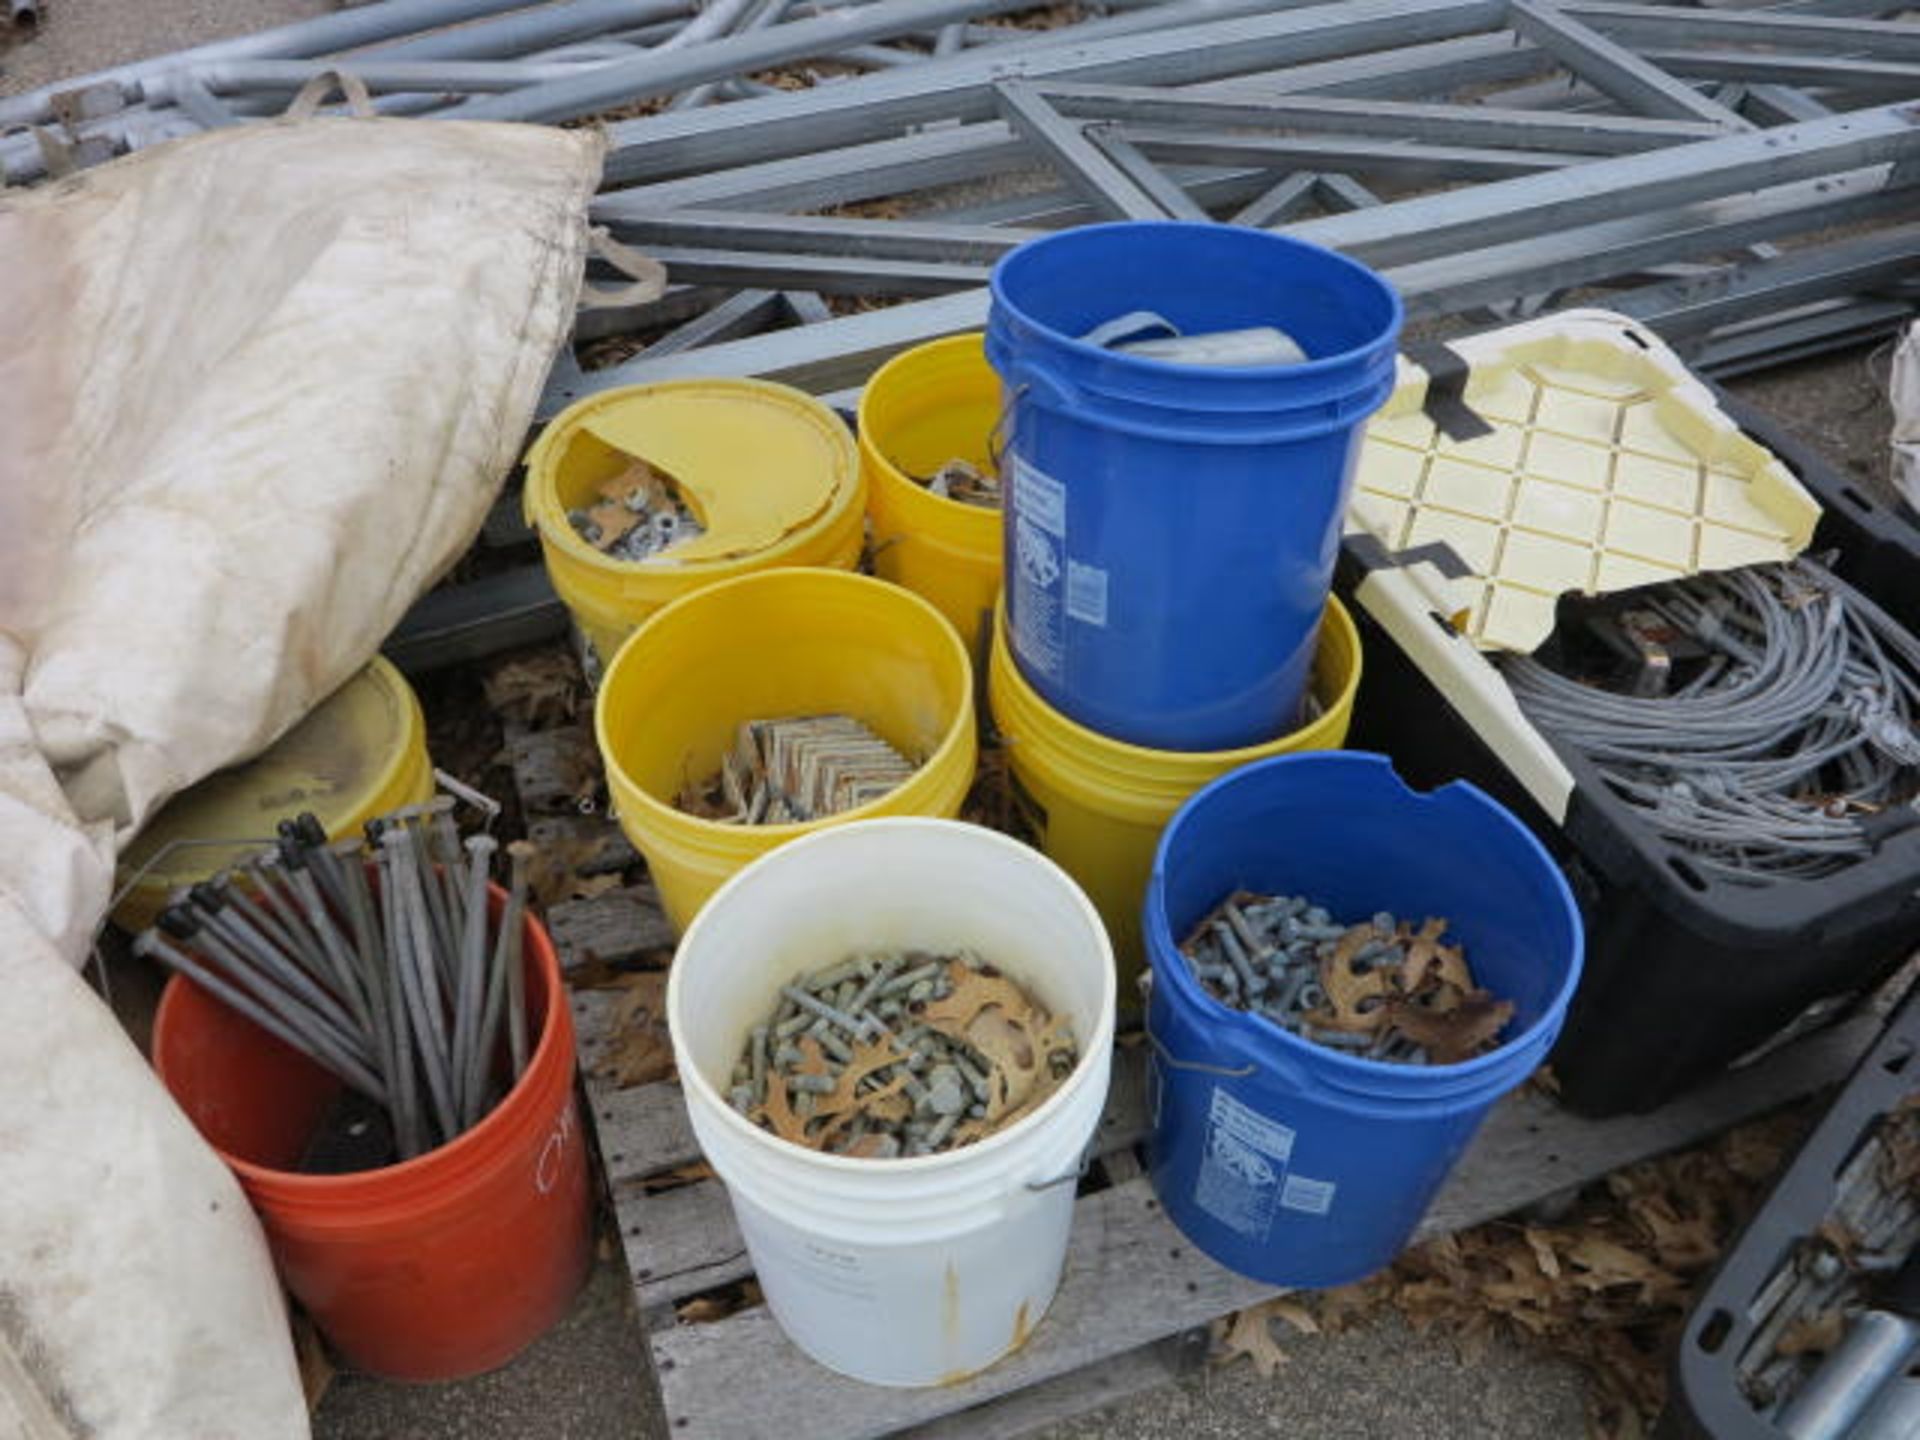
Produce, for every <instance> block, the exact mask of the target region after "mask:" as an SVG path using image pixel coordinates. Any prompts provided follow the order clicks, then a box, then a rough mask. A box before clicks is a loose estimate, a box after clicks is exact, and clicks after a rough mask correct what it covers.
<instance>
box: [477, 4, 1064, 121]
mask: <svg viewBox="0 0 1920 1440" xmlns="http://www.w3.org/2000/svg"><path fill="white" fill-rule="evenodd" d="M1026 3H1028V0H880V3H878V4H875V5H868V6H864V7H862V8H861V9H859V10H856V11H852V12H850V13H844V14H834V15H821V16H816V17H815V18H813V19H811V20H794V21H789V22H788V23H787V24H785V25H779V26H774V27H771V28H769V29H766V30H762V31H758V32H755V33H753V34H748V35H734V36H730V37H727V38H725V39H720V40H713V41H709V42H708V43H706V44H704V45H694V46H689V47H688V48H687V49H685V50H676V51H673V52H672V53H670V54H656V55H648V56H645V57H643V58H642V59H639V60H630V61H628V62H626V63H625V64H621V65H607V66H603V67H601V68H599V69H596V70H591V71H588V72H586V73H584V74H580V75H575V76H571V77H569V78H567V79H563V80H553V81H548V82H546V83H545V84H540V85H530V86H528V87H526V88H525V89H522V90H517V91H515V92H513V93H512V94H509V95H495V96H491V97H488V98H486V99H481V100H469V101H467V102H466V103H465V104H463V105H458V106H455V107H454V109H453V110H452V111H451V112H450V113H451V115H452V116H453V117H454V118H456V119H461V120H546V121H556V120H573V119H578V118H579V117H581V116H583V115H591V114H593V113H594V112H595V111H596V110H605V109H608V108H610V107H612V106H615V105H627V104H631V103H633V102H634V101H636V100H646V99H651V98H653V97H654V96H659V95H671V94H673V93H674V92H675V91H677V90H684V89H686V88H687V87H688V86H690V85H698V84H699V83H700V82H702V81H703V80H724V79H726V78H727V77H728V76H730V75H739V74H744V73H748V72H751V71H754V70H762V69H766V68H768V67H770V66H777V65H785V64H789V63H791V62H792V61H795V60H804V59H808V58H810V57H812V56H814V55H817V54H821V53H828V54H831V53H832V52H833V51H836V50H841V49H845V48H846V47H847V46H849V45H857V44H859V43H860V42H862V41H864V40H884V39H887V38H888V37H890V36H893V35H900V34H904V33H906V32H907V31H910V30H914V29H918V28H920V27H922V26H924V25H929V24H935V25H937V24H943V23H945V22H946V21H948V20H963V19H966V18H968V17H969V16H973V15H992V14H998V13H1000V12H1002V11H1006V10H1017V9H1019V8H1021V6H1022V5H1024V4H1026Z"/></svg>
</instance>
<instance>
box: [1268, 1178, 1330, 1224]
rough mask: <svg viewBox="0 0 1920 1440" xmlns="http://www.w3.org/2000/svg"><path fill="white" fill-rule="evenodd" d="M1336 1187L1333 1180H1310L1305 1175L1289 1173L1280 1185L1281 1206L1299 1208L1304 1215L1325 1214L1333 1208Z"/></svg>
mask: <svg viewBox="0 0 1920 1440" xmlns="http://www.w3.org/2000/svg"><path fill="white" fill-rule="evenodd" d="M1334 1189H1335V1186H1334V1183H1333V1182H1332V1181H1331V1180H1309V1179H1307V1177H1306V1176H1304V1175H1289V1176H1287V1178H1286V1182H1285V1183H1284V1184H1282V1185H1281V1187H1280V1208H1281V1209H1282V1210H1298V1211H1299V1212H1300V1213H1301V1214H1302V1215H1325V1214H1326V1213H1327V1212H1328V1211H1330V1210H1332V1209H1333V1192H1334Z"/></svg>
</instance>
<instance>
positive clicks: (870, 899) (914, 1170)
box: [667, 819, 1114, 1386]
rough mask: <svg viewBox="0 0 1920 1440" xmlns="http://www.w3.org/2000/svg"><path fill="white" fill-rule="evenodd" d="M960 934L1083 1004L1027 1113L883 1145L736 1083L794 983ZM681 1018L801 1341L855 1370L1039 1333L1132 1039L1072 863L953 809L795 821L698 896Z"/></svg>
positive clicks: (968, 1353)
mask: <svg viewBox="0 0 1920 1440" xmlns="http://www.w3.org/2000/svg"><path fill="white" fill-rule="evenodd" d="M962 947H965V948H967V949H970V950H971V951H973V952H974V953H975V954H976V955H978V956H979V957H982V958H983V959H984V960H987V961H990V962H991V963H992V964H993V965H994V966H995V967H996V968H997V969H998V970H999V971H1000V972H1001V974H1003V975H1004V976H1006V977H1008V978H1010V979H1012V980H1013V981H1014V982H1016V983H1017V984H1018V985H1020V986H1021V987H1023V989H1024V990H1025V991H1026V992H1027V993H1028V994H1030V995H1031V996H1032V997H1033V998H1034V999H1036V1000H1038V1001H1039V1002H1040V1003H1041V1004H1043V1005H1044V1006H1045V1008H1046V1009H1047V1011H1049V1012H1050V1013H1051V1014H1052V1015H1054V1016H1057V1017H1064V1018H1065V1019H1066V1020H1067V1021H1068V1023H1069V1025H1070V1027H1071V1030H1072V1033H1073V1036H1074V1039H1075V1042H1076V1045H1077V1050H1078V1056H1079V1058H1078V1060H1077V1062H1076V1063H1075V1065H1074V1068H1073V1069H1072V1071H1071V1072H1070V1073H1069V1074H1067V1075H1066V1076H1065V1077H1064V1079H1062V1080H1061V1082H1060V1085H1059V1088H1057V1089H1056V1090H1054V1091H1053V1092H1052V1094H1050V1095H1048V1096H1047V1097H1046V1098H1045V1099H1044V1100H1042V1101H1041V1102H1040V1103H1039V1104H1038V1105H1036V1106H1035V1107H1034V1108H1032V1109H1031V1110H1028V1111H1027V1112H1026V1113H1024V1114H1021V1115H1019V1116H1018V1118H1017V1119H1014V1120H1013V1121H1012V1123H1010V1124H1008V1125H1006V1126H1005V1127H1004V1128H1002V1129H1000V1130H998V1131H995V1132H993V1133H990V1134H987V1135H985V1136H983V1137H982V1138H979V1139H976V1140H974V1141H972V1142H971V1143H969V1144H967V1145H965V1146H963V1147H961V1148H957V1149H950V1150H945V1151H940V1152H937V1153H933V1154H928V1155H922V1156H918V1157H912V1158H909V1157H901V1158H896V1159H865V1158H857V1157H854V1156H849V1155H841V1154H829V1153H823V1152H821V1151H818V1150H815V1149H812V1148H809V1147H808V1146H806V1145H803V1144H800V1143H797V1142H794V1141H789V1140H786V1139H783V1138H781V1137H779V1136H777V1135H774V1134H772V1133H770V1132H768V1131H767V1130H764V1129H762V1128H760V1126H758V1125H756V1124H754V1123H753V1122H752V1121H750V1120H749V1119H748V1118H746V1117H745V1116H744V1115H742V1114H740V1113H738V1112H737V1111H735V1110H734V1109H733V1107H732V1106H731V1105H730V1104H729V1103H728V1100H727V1098H726V1090H727V1087H728V1083H729V1075H730V1073H731V1072H732V1070H733V1068H734V1064H735V1062H736V1061H737V1060H738V1059H739V1057H740V1054H741V1052H742V1048H743V1046H744V1045H745V1044H746V1043H747V1040H748V1036H749V1033H750V1030H751V1028H752V1027H753V1026H754V1025H756V1024H757V1023H758V1022H760V1021H761V1020H762V1018H763V1017H764V1016H765V1015H766V1014H767V1013H768V1011H769V1010H770V1009H771V1007H772V1006H773V1005H774V1004H776V1003H777V1002H778V1000H779V998H780V997H779V993H778V992H779V990H780V988H781V986H783V985H786V984H788V983H789V982H791V981H793V980H794V979H795V977H796V976H798V975H801V974H804V973H806V972H808V971H809V970H812V969H814V968H815V967H819V966H825V965H831V964H833V963H835V962H838V961H842V960H844V959H845V958H846V957H847V956H848V955H849V954H852V953H864V954H873V953H876V952H883V951H893V952H901V951H921V952H927V953H931V954H936V955H937V954H941V953H952V952H953V951H955V950H957V949H960V948H962ZM667 1023H668V1026H669V1028H670V1029H671V1031H672V1035H673V1048H674V1058H675V1060H676V1061H677V1062H678V1064H679V1067H680V1078H681V1084H682V1087H683V1088H684V1089H685V1091H686V1099H687V1112H688V1115H689V1117H690V1119H691V1120H692V1123H693V1131H694V1134H695V1136H696V1137H698V1139H699V1141H700V1146H701V1148H702V1149H703V1150H704V1151H705V1152H706V1155H707V1158H708V1159H709V1160H710V1161H711V1162H712V1164H713V1167H714V1170H715V1171H716V1172H717V1173H718V1174H719V1176H720V1178H721V1180H722V1181H724V1182H725V1183H726V1186H727V1192H728V1194H729V1196H730V1197H731V1199H732V1201H733V1209H734V1214H735V1216H736V1217H737V1218H738V1220H739V1222H740V1233H741V1236H742V1237H743V1238H744V1240H745V1241H746V1245H747V1251H748V1253H749V1255H750V1256H751V1257H752V1259H753V1267H754V1272H755V1275H756V1276H757V1278H758V1279H759V1282H760V1285H761V1288H762V1289H763V1290H764V1291H765V1292H766V1297H767V1304H768V1306H769V1307H770V1308H771V1309H772V1311H773V1313H774V1316H775V1317H776V1318H777V1319H778V1320H779V1322H780V1325H781V1327H782V1328H783V1329H784V1330H785V1331H786V1332H787V1335H788V1336H789V1338H791V1339H792V1340H793V1342H794V1343H795V1344H796V1345H798V1346H799V1347H800V1348H801V1349H802V1350H804V1351H806V1352H807V1354H809V1355H811V1356H812V1357H813V1358H814V1359H816V1360H818V1361H820V1362H821V1363H822V1364H823V1365H827V1366H829V1367H831V1368H832V1369H834V1370H837V1371H840V1372H841V1373H842V1374H846V1375H851V1376H853V1377H854V1378H856V1379H859V1380H864V1381H867V1382H868V1383H870V1384H876V1385H902V1386H907V1385H940V1384H950V1383H953V1382H956V1381H959V1380H964V1379H966V1378H967V1377H968V1376H970V1375H971V1374H973V1372H975V1371H977V1370H979V1369H981V1368H983V1367H984V1366H987V1365H990V1364H992V1363H993V1362H994V1361H995V1360H997V1359H999V1358H1000V1357H1001V1356H1003V1355H1005V1354H1007V1353H1008V1352H1009V1351H1011V1350H1014V1349H1017V1348H1018V1347H1019V1346H1020V1345H1022V1344H1023V1343H1025V1341H1026V1339H1027V1337H1028V1336H1029V1335H1030V1334H1031V1333H1032V1332H1033V1328H1034V1327H1035V1326H1036V1325H1038V1324H1039V1323H1040V1320H1041V1317H1042V1316H1043V1315H1044V1314H1045V1313H1046V1310H1047V1306H1048V1304H1049V1303H1050V1302H1051V1301H1052V1299H1053V1294H1054V1290H1055V1288H1056V1286H1057V1285H1058V1283H1059V1279H1060V1272H1061V1269H1062V1266H1063V1264H1064V1262H1065V1259H1066V1251H1067V1232H1068V1228H1069V1225H1070V1223H1071V1220H1072V1217H1073V1208H1074V1183H1073V1182H1074V1179H1075V1178H1076V1176H1077V1175H1078V1173H1079V1170H1080V1168H1081V1157H1082V1155H1083V1153H1084V1151H1085V1149H1086V1147H1087V1145H1088V1143H1089V1141H1090V1140H1091V1139H1092V1137H1093V1134H1094V1130H1095V1127H1096V1126H1097V1124H1098V1123H1099V1119H1100V1112H1101V1109H1102V1107H1103V1106H1104V1104H1105V1102H1106V1095H1107V1082H1108V1077H1109V1068H1110V1065H1111V1060H1112V1050H1113V1027H1114V976H1113V956H1112V953H1111V951H1110V950H1109V949H1108V946H1107V937H1106V934H1105V932H1104V931H1103V930H1102V929H1101V926H1100V917H1099V916H1098V915H1097V914H1096V913H1095V912H1094V909H1093V906H1092V905H1091V904H1089V903H1088V901H1087V898H1086V896H1085V895H1083V894H1082V893H1081V892H1080V890H1079V888H1078V887H1077V886H1075V885H1074V883H1073V881H1072V880H1070V879H1069V878H1068V877H1067V876H1066V875H1065V874H1064V873H1063V872H1062V871H1061V870H1060V869H1059V868H1058V867H1057V866H1055V865H1054V864H1052V863H1051V862H1050V861H1048V860H1047V859H1046V858H1045V857H1044V856H1041V855H1039V854H1036V853H1035V852H1034V851H1033V850H1031V849H1030V848H1028V847H1027V846H1024V845H1021V844H1020V843H1019V842H1017V841H1015V840H1011V839H1009V838H1008V837H1006V836H1004V835H1000V834H998V833H996V832H994V831H991V830H986V829H982V828H980V827H978V826H974V825H965V824H961V823H958V822H954V821H943V820H923V819H893V820H875V821H870V822H866V823H861V824H853V825H845V826H840V827H838V828H836V829H833V830H828V831H823V832H821V833H819V834H816V835H812V836H809V837H807V838H805V839H802V840H798V841H796V842H795V843H793V844H792V845H788V846H786V847H784V848H782V849H780V850H778V851H775V852H774V853H773V854H771V855H768V856H766V857H765V858H763V859H761V860H760V861H758V862H756V863H755V864H754V865H752V866H750V867H749V868H747V869H746V870H743V871H741V873H740V874H738V875H736V876H735V877H734V878H733V879H732V880H731V881H730V882H728V884H727V885H726V886H725V887H724V888H723V889H722V890H721V891H720V892H719V893H718V894H717V895H715V896H714V897H713V900H712V901H711V902H710V903H709V904H708V906H707V907H706V909H704V910H702V911H701V913H700V918H699V919H698V920H696V921H695V922H694V924H693V926H692V928H691V929H689V930H688V932H687V937H686V940H685V941H684V943H682V945H681V947H680V951H679V954H678V955H677V956H676V957H675V959H674V963H673V971H672V975H671V978H670V979H669V980H668V982H667Z"/></svg>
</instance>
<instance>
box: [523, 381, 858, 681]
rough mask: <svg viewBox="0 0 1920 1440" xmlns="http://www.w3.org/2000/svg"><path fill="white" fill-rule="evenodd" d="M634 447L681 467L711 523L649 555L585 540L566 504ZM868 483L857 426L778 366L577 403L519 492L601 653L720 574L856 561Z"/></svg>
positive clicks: (660, 465) (547, 433) (562, 592)
mask: <svg viewBox="0 0 1920 1440" xmlns="http://www.w3.org/2000/svg"><path fill="white" fill-rule="evenodd" d="M603 432H604V433H603ZM627 458H637V459H641V460H645V461H647V462H648V463H649V464H652V465H654V466H655V467H656V468H657V469H658V470H660V471H661V472H662V473H664V474H666V475H668V476H669V477H670V478H672V479H673V481H674V482H675V483H676V484H677V485H679V486H680V487H681V490H682V493H683V494H684V496H685V498H686V499H687V501H688V503H689V505H690V506H691V507H692V508H693V509H694V511H695V512H696V514H698V515H699V516H700V517H701V520H702V522H703V523H704V524H707V525H708V526H709V527H710V528H709V529H708V531H707V533H706V535H705V536H703V537H701V538H699V539H696V540H691V541H687V542H685V543H684V544H682V545H680V546H676V547H674V549H673V550H670V551H668V552H667V553H666V554H664V555H661V556H658V557H656V558H653V559H650V560H640V561H630V560H618V559H614V558H612V557H610V556H608V555H605V554H603V553H602V552H601V551H599V550H598V549H596V548H595V547H594V546H592V545H590V544H588V543H587V541H586V540H585V539H583V538H582V537H581V536H580V535H579V534H578V532H576V531H575V530H574V528H573V526H572V524H571V523H570V522H569V521H568V519H567V511H568V510H569V509H570V508H573V507H575V506H578V505H581V504H583V503H585V502H586V501H588V500H589V499H590V498H591V497H592V494H593V491H594V488H595V487H596V486H598V485H599V484H600V483H602V482H604V481H605V480H607V479H610V478H612V476H613V475H615V474H618V473H619V469H620V468H621V466H622V464H623V462H624V460H625V459H627ZM865 494H866V481H865V478H864V476H863V475H862V474H861V470H860V463H859V457H858V454H857V452H856V450H855V448H854V441H853V436H852V435H851V434H849V433H848V431H847V427H846V425H845V424H844V423H843V422H842V421H841V419H840V417H839V416H838V415H836V414H834V412H833V411H832V410H830V409H828V408H827V407H826V406H825V405H823V404H821V403H820V402H819V401H818V400H816V399H814V398H813V397H812V396H811V395H807V394H804V393H803V392H801V391H799V390H795V389H793V388H792V387H791V386H787V385H780V384H776V383H774V382H772V381H769V380H749V379H688V380H663V381H659V382H657V383H654V384H651V385H628V386H623V387H619V388H616V389H612V390H605V391H602V392H600V393H599V394H595V395H589V396H587V397H586V398H585V399H582V400H579V401H576V402H575V403H574V404H572V405H570V406H568V407H567V409H565V410H563V411H562V412H561V413H560V414H559V415H557V416H555V417H554V419H553V420H552V421H551V422H550V423H549V424H548V426H547V428H546V429H545V430H544V431H542V432H541V434H540V437H539V439H538V440H536V441H535V442H534V444H533V446H532V448H531V449H530V450H528V452H527V480H526V487H525V490H524V493H523V497H522V502H521V503H522V507H523V510H524V512H525V515H526V518H527V521H528V523H529V524H530V525H532V526H533V527H534V528H535V530H537V531H538V532H539V536H540V547H541V551H542V554H543V556H544V558H545V560H546V564H547V573H548V576H549V578H550V579H551V580H552V581H553V588H554V590H555V592H556V593H557V594H558V595H559V596H560V599H561V600H562V601H563V602H564V603H565V604H566V606H567V608H568V610H570V611H571V612H572V613H573V616H574V619H575V620H576V621H577V622H578V623H579V625H580V628H581V630H582V631H583V632H584V633H585V634H586V636H587V638H588V639H589V640H591V641H592V642H593V645H594V648H595V650H596V651H598V652H599V654H600V657H601V658H602V659H603V660H606V659H610V658H611V657H612V654H613V652H614V651H615V650H616V649H618V648H619V645H620V642H621V641H623V640H624V639H625V638H626V637H627V635H628V634H630V633H631V632H632V630H633V628H634V627H635V626H636V625H638V624H640V623H641V622H642V621H644V620H645V619H646V618H647V617H648V616H649V615H651V614H653V613H654V612H655V611H657V610H659V609H660V608H661V607H662V606H663V605H667V604H670V603H672V602H673V601H675V600H677V599H679V598H680V597H681V596H682V595H685V594H688V593H690V592H691V591H693V590H696V589H699V588H700V587H702V586H705V585H710V584H713V583H714V582H715V581H718V580H725V579H730V578H732V577H733V576H736V575H743V574H750V573H752V572H754V571H757V570H769V569H775V568H778V567H782V566H801V565H820V566H831V567H834V568H837V569H843V570H850V569H852V568H853V567H854V565H856V564H857V563H858V562H859V559H860V551H861V548H862V546H863V544H864V541H865V524H864V521H865ZM722 511H724V512H725V517H726V518H721V512H722ZM730 545H731V546H735V547H737V548H734V549H728V550H726V552H725V553H718V554H716V553H702V552H703V551H704V552H712V551H713V550H714V549H715V548H716V547H726V546H730Z"/></svg>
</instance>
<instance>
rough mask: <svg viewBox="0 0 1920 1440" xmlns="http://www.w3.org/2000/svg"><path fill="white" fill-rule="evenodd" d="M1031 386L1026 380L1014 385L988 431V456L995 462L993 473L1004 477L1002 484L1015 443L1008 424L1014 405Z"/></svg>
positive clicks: (1003, 482) (1003, 479)
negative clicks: (1008, 454)
mask: <svg viewBox="0 0 1920 1440" xmlns="http://www.w3.org/2000/svg"><path fill="white" fill-rule="evenodd" d="M1029 388H1030V387H1029V386H1028V384H1027V382H1026V381H1024V380H1023V381H1021V382H1020V383H1019V384H1018V385H1016V386H1014V387H1013V392H1012V393H1011V394H1010V395H1008V396H1007V398H1006V399H1005V400H1003V401H1002V402H1001V403H1000V413H999V414H998V415H996V416H994V417H993V429H991V430H989V431H988V432H987V458H988V459H989V460H991V461H992V462H993V473H994V474H996V475H998V476H1001V477H1002V481H1001V483H1002V484H1005V476H1006V473H1007V464H1006V457H1007V450H1008V448H1009V447H1010V446H1011V445H1012V444H1013V435H1012V432H1010V431H1009V430H1008V429H1007V425H1008V422H1009V421H1010V420H1012V418H1013V407H1014V406H1015V405H1017V404H1019V403H1020V397H1021V396H1022V395H1025V394H1026V393H1027V391H1028V389H1029Z"/></svg>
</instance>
